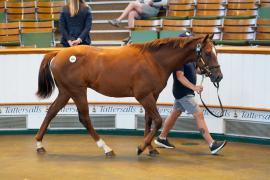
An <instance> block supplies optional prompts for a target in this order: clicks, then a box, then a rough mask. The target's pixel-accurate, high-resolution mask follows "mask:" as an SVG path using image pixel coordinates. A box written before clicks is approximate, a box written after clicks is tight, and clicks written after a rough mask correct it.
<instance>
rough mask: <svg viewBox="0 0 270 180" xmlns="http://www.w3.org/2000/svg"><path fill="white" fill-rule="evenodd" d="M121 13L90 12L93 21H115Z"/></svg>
mask: <svg viewBox="0 0 270 180" xmlns="http://www.w3.org/2000/svg"><path fill="white" fill-rule="evenodd" d="M121 13H122V12H119V11H112V12H97V11H95V12H92V15H93V19H94V20H109V19H116V18H118V17H119V16H120V15H121Z"/></svg>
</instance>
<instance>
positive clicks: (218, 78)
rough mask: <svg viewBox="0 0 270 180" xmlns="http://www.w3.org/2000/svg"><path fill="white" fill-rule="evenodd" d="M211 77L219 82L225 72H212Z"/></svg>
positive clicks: (213, 80)
mask: <svg viewBox="0 0 270 180" xmlns="http://www.w3.org/2000/svg"><path fill="white" fill-rule="evenodd" d="M210 79H211V81H212V82H216V83H219V82H220V81H221V80H222V79H223V74H222V73H218V74H211V76H210Z"/></svg>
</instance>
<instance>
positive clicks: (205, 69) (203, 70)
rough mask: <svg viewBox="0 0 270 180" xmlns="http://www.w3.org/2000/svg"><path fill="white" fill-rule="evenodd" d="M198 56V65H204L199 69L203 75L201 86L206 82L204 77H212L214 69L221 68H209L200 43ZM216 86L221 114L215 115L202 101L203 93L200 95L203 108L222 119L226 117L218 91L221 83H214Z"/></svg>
mask: <svg viewBox="0 0 270 180" xmlns="http://www.w3.org/2000/svg"><path fill="white" fill-rule="evenodd" d="M196 54H197V64H198V63H199V62H201V63H202V65H203V66H202V67H199V68H200V70H201V74H202V75H203V77H202V82H201V85H202V83H203V80H204V75H205V76H207V77H210V76H211V75H212V72H211V70H213V69H217V68H219V67H220V66H219V65H217V66H209V65H208V64H206V63H205V60H204V58H203V56H202V45H201V44H200V43H199V44H197V46H196ZM213 84H214V86H215V87H216V88H217V97H218V101H219V105H220V109H221V113H220V114H215V113H213V112H212V111H211V110H210V109H209V108H208V107H207V106H206V104H205V103H204V101H203V99H202V93H199V95H200V99H201V102H202V104H203V106H204V107H205V109H206V110H207V111H208V112H209V113H210V114H211V115H212V116H214V117H217V118H220V117H222V116H223V115H224V108H223V105H222V102H221V100H220V97H219V93H218V90H219V82H213Z"/></svg>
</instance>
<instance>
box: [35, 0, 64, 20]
mask: <svg viewBox="0 0 270 180" xmlns="http://www.w3.org/2000/svg"><path fill="white" fill-rule="evenodd" d="M64 5H65V1H55V2H46V1H44V2H43V1H39V2H38V3H37V15H38V20H39V21H48V20H59V17H60V12H61V10H62V8H63V6H64Z"/></svg>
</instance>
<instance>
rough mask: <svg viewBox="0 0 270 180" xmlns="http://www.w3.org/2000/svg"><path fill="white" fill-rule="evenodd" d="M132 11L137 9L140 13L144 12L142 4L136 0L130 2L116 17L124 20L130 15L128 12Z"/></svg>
mask: <svg viewBox="0 0 270 180" xmlns="http://www.w3.org/2000/svg"><path fill="white" fill-rule="evenodd" d="M131 11H136V12H138V13H141V12H142V6H141V4H140V3H139V2H137V1H135V2H130V3H129V4H128V6H127V7H126V8H125V10H124V12H123V13H122V14H121V15H120V16H119V17H118V18H117V19H116V20H118V21H121V20H123V19H124V18H126V17H127V16H128V14H129V13H130V12H131Z"/></svg>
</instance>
